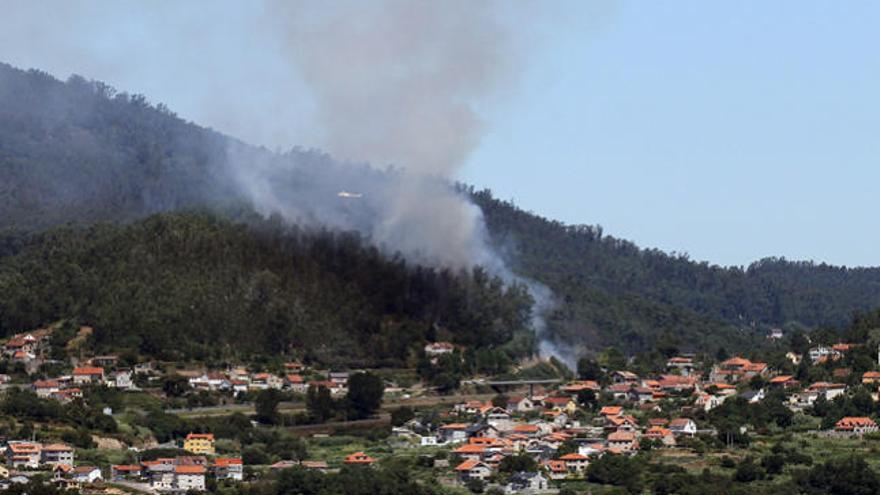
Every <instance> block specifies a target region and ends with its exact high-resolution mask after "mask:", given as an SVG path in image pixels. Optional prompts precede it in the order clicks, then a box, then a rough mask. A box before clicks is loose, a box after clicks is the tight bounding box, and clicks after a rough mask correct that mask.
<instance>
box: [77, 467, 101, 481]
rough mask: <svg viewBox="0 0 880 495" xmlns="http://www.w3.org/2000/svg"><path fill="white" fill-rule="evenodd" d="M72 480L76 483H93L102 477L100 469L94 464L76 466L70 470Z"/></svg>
mask: <svg viewBox="0 0 880 495" xmlns="http://www.w3.org/2000/svg"><path fill="white" fill-rule="evenodd" d="M71 476H72V477H73V480H74V481H76V482H77V483H95V482H96V481H100V480H103V479H104V476H103V475H102V474H101V469H100V468H98V467H95V466H78V467H75V468H73V471H72V472H71Z"/></svg>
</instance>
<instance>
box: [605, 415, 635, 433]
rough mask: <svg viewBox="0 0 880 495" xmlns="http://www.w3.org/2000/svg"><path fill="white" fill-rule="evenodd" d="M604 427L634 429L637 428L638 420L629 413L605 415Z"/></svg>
mask: <svg viewBox="0 0 880 495" xmlns="http://www.w3.org/2000/svg"><path fill="white" fill-rule="evenodd" d="M605 428H606V429H611V430H626V431H636V430H638V429H639V421H638V420H637V419H636V418H635V417H633V416H631V415H629V414H627V415H624V416H606V417H605Z"/></svg>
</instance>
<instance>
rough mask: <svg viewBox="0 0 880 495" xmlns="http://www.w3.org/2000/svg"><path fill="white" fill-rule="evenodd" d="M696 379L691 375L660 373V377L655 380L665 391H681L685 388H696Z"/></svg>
mask: <svg viewBox="0 0 880 495" xmlns="http://www.w3.org/2000/svg"><path fill="white" fill-rule="evenodd" d="M698 381H699V380H698V377H696V376H693V375H689V376H680V375H662V376H660V379H659V380H657V386H658V388H660V389H661V390H665V391H672V392H683V391H685V390H692V389H695V388H697V383H698Z"/></svg>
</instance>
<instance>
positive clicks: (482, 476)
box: [455, 459, 492, 483]
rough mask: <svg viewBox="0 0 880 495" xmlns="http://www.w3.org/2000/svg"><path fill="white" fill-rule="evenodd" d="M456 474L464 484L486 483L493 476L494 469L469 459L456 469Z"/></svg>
mask: <svg viewBox="0 0 880 495" xmlns="http://www.w3.org/2000/svg"><path fill="white" fill-rule="evenodd" d="M455 473H456V474H457V475H458V479H459V481H461V482H462V483H467V482H468V481H471V480H481V481H485V480H486V479H487V478H489V476H492V467H491V466H489V465H488V464H486V463H485V462H483V461H479V460H474V459H468V460H466V461H464V462H462V463H461V464H459V465H458V466H456V467H455Z"/></svg>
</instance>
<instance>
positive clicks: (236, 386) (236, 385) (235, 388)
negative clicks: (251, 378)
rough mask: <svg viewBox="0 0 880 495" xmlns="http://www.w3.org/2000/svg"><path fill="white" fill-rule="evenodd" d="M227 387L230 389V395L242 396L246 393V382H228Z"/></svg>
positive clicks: (234, 380)
mask: <svg viewBox="0 0 880 495" xmlns="http://www.w3.org/2000/svg"><path fill="white" fill-rule="evenodd" d="M229 385H230V386H231V387H232V393H233V394H234V395H238V394H243V393H246V392H247V391H248V385H249V383H248V381H247V380H236V379H233V380H229Z"/></svg>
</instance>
